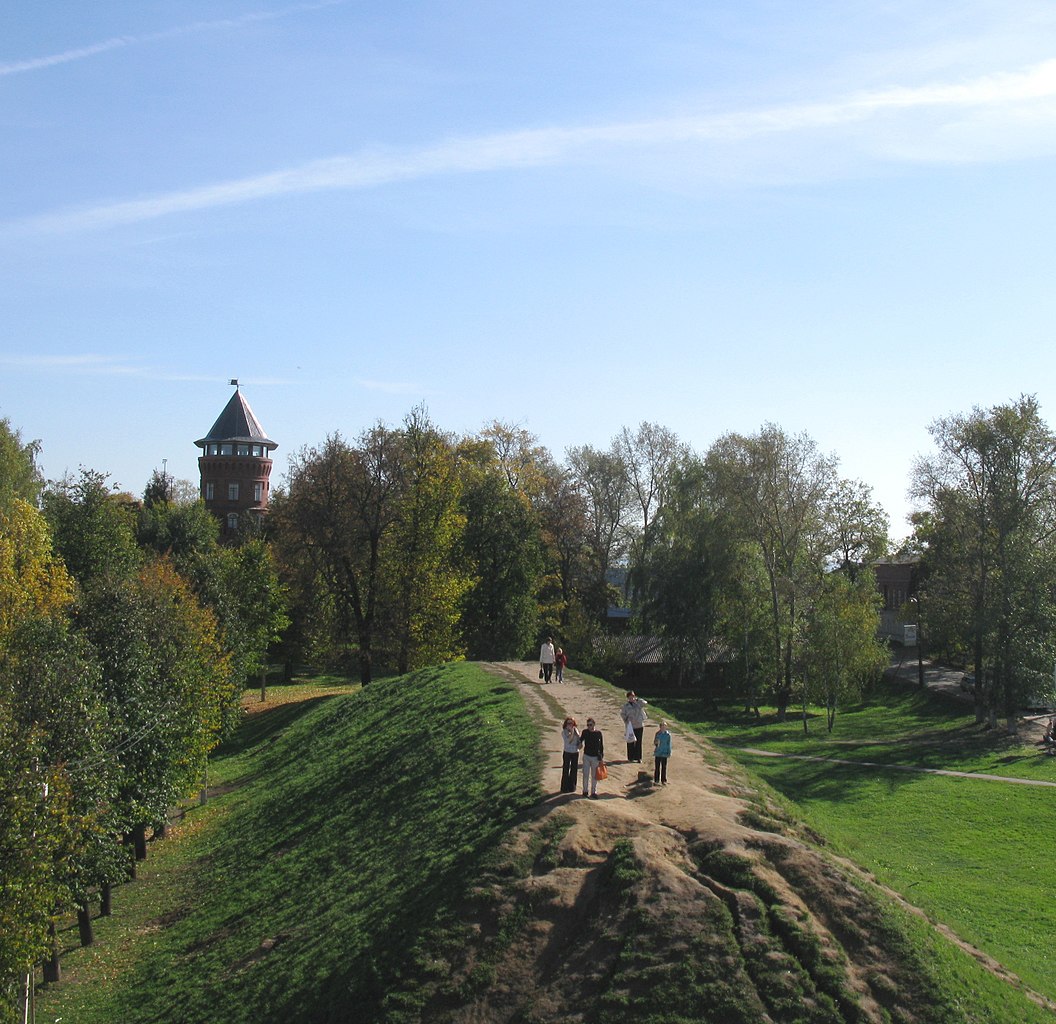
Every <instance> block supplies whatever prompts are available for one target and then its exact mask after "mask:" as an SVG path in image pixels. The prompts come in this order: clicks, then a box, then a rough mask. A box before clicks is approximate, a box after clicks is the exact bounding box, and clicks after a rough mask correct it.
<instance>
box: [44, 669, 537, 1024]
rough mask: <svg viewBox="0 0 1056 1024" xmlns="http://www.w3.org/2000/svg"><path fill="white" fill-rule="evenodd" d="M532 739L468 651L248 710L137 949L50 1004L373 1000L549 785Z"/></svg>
mask: <svg viewBox="0 0 1056 1024" xmlns="http://www.w3.org/2000/svg"><path fill="white" fill-rule="evenodd" d="M537 748H538V740H537V736H536V733H535V731H534V728H533V727H532V725H531V723H530V722H529V720H528V717H527V713H526V711H525V709H524V706H523V704H522V703H521V701H520V699H519V697H518V696H517V694H516V692H515V691H513V690H512V689H511V688H509V687H507V686H505V685H502V684H500V683H499V682H498V681H497V680H496V679H494V678H493V677H492V676H489V675H487V674H486V673H484V672H483V671H482V670H481V669H479V668H477V667H474V666H468V665H462V666H457V667H448V668H446V669H443V670H432V671H424V672H420V673H417V674H416V675H415V676H414V677H413V678H411V679H407V680H395V681H385V682H379V683H375V684H373V685H371V686H370V687H369V688H367V689H366V690H364V691H362V692H360V693H356V694H351V695H348V696H340V697H331V698H328V699H326V700H322V701H316V702H313V703H312V704H300V705H286V706H284V707H280V708H278V709H276V710H275V711H272V712H269V713H265V714H261V715H257V716H254V717H252V718H250V719H249V720H248V721H247V722H246V723H245V725H244V727H243V729H242V730H241V731H240V733H239V735H238V738H237V743H235V744H231V745H229V746H228V747H227V748H226V749H225V750H223V751H221V752H220V756H219V757H217V758H216V759H215V761H214V765H213V770H212V778H211V780H210V781H211V782H212V783H213V784H214V785H215V784H217V783H220V784H221V785H222V784H223V783H225V782H227V783H229V784H231V785H233V786H234V787H235V788H233V789H232V790H231V791H230V792H229V793H228V794H226V795H225V796H224V797H222V798H220V799H217V800H215V801H213V802H212V803H211V804H210V805H209V806H208V807H207V808H205V809H204V810H203V812H199V811H197V810H196V811H194V812H192V814H191V819H192V822H193V821H194V817H195V815H199V814H201V817H202V818H204V819H206V820H205V821H204V822H202V823H200V824H199V823H195V824H194V828H195V829H196V831H197V835H196V836H195V837H194V840H193V843H188V844H182V843H179V842H177V843H172V844H170V843H168V842H166V843H164V844H160V845H159V847H158V849H159V851H164V854H165V855H167V856H168V863H160V864H159V865H158V868H159V870H164V873H165V875H166V879H165V881H164V882H163V883H162V886H163V887H164V888H166V889H167V891H168V892H167V896H166V897H164V899H163V900H162V903H167V904H168V906H154V907H153V908H152V909H151V910H149V911H148V914H151V913H152V914H154V915H155V916H153V917H147V919H145V920H142V921H140V922H139V923H138V924H137V923H135V922H134V921H129V922H127V923H128V924H131V925H132V930H133V931H134V932H136V933H138V934H139V936H140V941H139V943H138V947H139V948H138V949H135V950H129V951H128V952H127V954H125V965H124V966H122V964H121V963H120V962H118V963H117V964H113V963H112V962H111V965H110V967H109V968H107V967H106V966H105V964H104V966H103V969H104V970H109V971H110V972H112V973H113V975H114V976H112V977H110V978H109V979H108V980H109V981H110V984H108V985H106V986H103V987H100V986H96V985H90V986H89V985H77V984H76V978H77V971H78V968H79V966H80V963H79V961H80V960H82V959H84V958H83V957H81V956H80V955H79V954H74V955H71V956H70V957H69V958H68V962H67V973H68V975H69V976H70V981H71V982H73V983H72V984H70V983H67V984H64V985H63V986H62V987H61V988H60V989H59V990H58V991H57V992H56V993H55V994H54V995H53V996H52V997H49V998H47V999H46V1001H45V1007H44V1009H45V1013H46V1014H48V1015H49V1016H50V1014H51V1012H52V1010H54V1011H55V1016H60V1015H61V1016H63V1017H64V1018H65V1019H66V1020H77V1021H78V1022H81V1024H91V1022H93V1021H100V1022H101V1021H107V1022H109V1021H115V1020H120V1021H123V1022H128V1024H131V1022H135V1021H166V1020H172V1021H180V1022H184V1024H193V1022H196V1021H201V1022H207V1021H208V1022H215V1021H225V1022H227V1024H234V1022H238V1021H255V1022H259V1021H279V1020H281V1021H288V1022H297V1021H311V1022H313V1024H316V1022H322V1021H328V1020H346V1019H348V1015H349V1007H350V1006H354V1007H356V1008H357V1015H358V1019H361V1020H371V1019H375V1017H376V1015H377V1012H378V1010H377V1007H378V1004H379V1002H380V1000H381V998H382V994H383V992H384V991H385V990H386V989H387V988H390V987H392V986H393V984H394V979H395V978H396V977H397V976H398V975H399V973H400V972H401V971H402V970H404V969H406V968H407V967H408V965H409V964H410V963H411V961H412V958H413V946H414V944H415V940H416V936H417V935H418V934H419V932H420V931H422V930H423V928H426V927H428V926H429V925H430V924H431V923H432V922H434V921H437V920H438V919H439V918H442V916H443V915H444V913H445V911H447V910H449V909H450V908H451V907H453V906H454V905H455V904H456V903H457V901H458V899H459V897H460V896H461V894H462V892H463V891H464V888H465V886H466V884H467V881H468V879H470V878H472V876H473V874H474V872H475V869H476V865H477V862H478V861H479V860H480V858H481V857H482V856H483V855H484V854H485V853H486V852H487V851H489V850H490V849H492V848H493V847H494V846H495V844H496V843H497V842H498V841H499V840H500V838H501V837H502V836H503V834H504V833H505V832H506V831H507V830H508V829H509V828H510V827H511V826H512V825H513V824H514V823H515V821H516V820H517V817H518V815H519V814H520V813H521V811H522V810H523V808H524V807H526V806H529V805H531V804H532V803H534V801H535V799H536V796H537V787H538V778H539V764H538V760H537V756H538V755H537V753H536V752H537ZM181 847H182V851H181V849H179V848H181ZM181 852H182V855H183V857H186V858H189V859H186V860H183V859H182V858H181ZM149 884H150V883H149V882H144V883H135V884H134V885H133V886H132V887H131V888H133V889H137V890H140V889H144V890H145V889H146V888H148V887H149ZM139 895H140V894H139V892H137V893H135V894H134V895H131V894H129V887H126V888H125V889H123V890H121V891H120V892H119V894H118V896H117V900H116V902H117V903H118V906H119V908H120V906H121V904H122V903H123V902H125V901H127V902H129V903H131V902H134V900H135V899H137V898H139ZM130 912H131V913H136V911H130ZM141 916H142V915H141ZM162 925H164V926H165V927H162ZM115 927H119V922H115ZM105 937H106V936H105V933H104V932H103V931H102V930H101V931H100V938H101V939H104V940H105ZM89 952H90V954H92V959H93V960H94V959H97V958H98V956H99V949H98V947H97V948H96V950H93V951H89ZM103 956H104V959H105V953H104V954H103ZM51 1019H54V1018H53V1017H52V1018H51Z"/></svg>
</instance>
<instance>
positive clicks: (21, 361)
mask: <svg viewBox="0 0 1056 1024" xmlns="http://www.w3.org/2000/svg"><path fill="white" fill-rule="evenodd" d="M0 366H5V367H8V368H9V369H11V370H22V371H25V372H27V373H50V374H56V373H59V374H66V375H70V376H86V377H132V378H137V379H139V380H160V381H171V382H178V381H183V382H192V383H196V382H205V383H213V384H215V383H217V382H221V381H222V382H223V383H227V380H228V378H227V377H223V376H221V375H219V374H215V373H208V374H205V373H185V372H182V371H179V370H166V369H163V368H160V367H156V366H149V365H144V364H141V363H137V362H135V360H131V359H127V358H125V357H123V356H119V355H100V354H98V353H91V352H85V353H77V354H73V355H48V354H37V355H8V354H4V353H0ZM239 379H240V380H241V381H242V383H243V384H252V385H254V386H264V385H275V384H288V383H290V382H289V381H288V380H285V379H282V378H277V377H275V378H267V377H260V378H253V379H250V378H248V377H245V378H239Z"/></svg>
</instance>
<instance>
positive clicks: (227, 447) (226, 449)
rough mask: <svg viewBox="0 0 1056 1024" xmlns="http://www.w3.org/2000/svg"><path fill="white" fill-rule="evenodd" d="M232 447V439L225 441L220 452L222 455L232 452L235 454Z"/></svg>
mask: <svg viewBox="0 0 1056 1024" xmlns="http://www.w3.org/2000/svg"><path fill="white" fill-rule="evenodd" d="M232 447H233V446H232V444H231V442H230V441H225V442H224V443H223V444H222V445H220V454H221V455H231V454H233V451H232Z"/></svg>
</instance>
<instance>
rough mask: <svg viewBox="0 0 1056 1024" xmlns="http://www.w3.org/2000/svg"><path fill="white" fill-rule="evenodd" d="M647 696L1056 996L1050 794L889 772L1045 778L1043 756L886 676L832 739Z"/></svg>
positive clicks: (850, 852) (768, 718) (1055, 801)
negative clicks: (760, 752) (753, 752)
mask: <svg viewBox="0 0 1056 1024" xmlns="http://www.w3.org/2000/svg"><path fill="white" fill-rule="evenodd" d="M656 703H657V705H662V706H663V708H664V709H665V711H666V712H667V713H670V714H671V715H672V716H673V717H677V718H678V719H679V720H680V721H682V722H683V723H685V724H687V725H691V726H692V727H693V728H694V729H696V730H697V731H699V732H701V733H703V734H704V735H706V736H707V737H708V738H709V739H711V740H713V741H715V742H717V743H720V744H722V745H723V746H724V747H727V748H728V749H730V752H731V753H732V754H733V755H734V756H735V757H737V758H738V759H739V760H740V761H741V762H742V763H744V764H745V765H746V766H747V767H749V768H750V769H751V770H752V772H753V773H755V774H756V775H757V776H758V777H760V778H762V779H764V780H765V781H766V782H767V783H769V784H770V785H771V786H772V787H773V788H774V789H776V790H777V791H778V792H779V793H781V794H783V795H784V796H785V797H786V798H787V799H788V800H790V801H792V802H793V803H794V805H795V808H796V813H797V815H799V816H801V817H802V818H803V819H804V820H805V821H807V822H808V823H809V824H810V825H811V827H812V828H814V829H815V830H816V831H817V832H818V833H820V834H821V835H824V836H825V838H826V839H827V840H828V841H829V843H830V844H831V845H832V846H833V847H834V848H835V849H837V850H838V851H839V852H840V853H843V854H845V855H847V856H848V857H850V858H851V859H853V860H854V861H855V862H856V863H858V864H860V865H862V866H863V867H866V868H868V869H869V870H870V871H872V872H874V873H875V875H876V877H877V878H878V879H879V881H881V882H882V883H883V884H885V885H889V886H890V887H891V888H893V889H895V890H896V891H898V892H900V893H902V894H903V895H904V896H905V897H906V898H907V899H908V900H909V901H910V902H911V903H913V904H914V905H916V906H918V907H920V908H921V909H923V910H924V911H925V912H926V913H927V914H928V915H929V916H930V917H932V918H933V919H934V920H936V921H939V922H941V923H944V924H946V925H948V926H949V927H950V928H952V929H953V931H954V932H956V933H957V934H958V935H959V936H961V938H963V939H965V940H967V941H968V942H970V943H972V944H973V945H975V946H977V947H978V948H980V949H982V950H983V951H984V952H986V953H989V954H990V955H991V956H993V957H994V958H995V959H997V960H998V961H1000V962H1001V963H1002V964H1003V965H1004V966H1005V967H1007V968H1009V969H1010V970H1012V971H1014V972H1015V973H1016V974H1018V975H1019V977H1020V978H1022V980H1023V981H1024V982H1025V983H1026V984H1027V985H1029V986H1030V987H1031V988H1033V989H1035V990H1036V991H1038V992H1041V993H1043V994H1044V995H1046V996H1048V997H1049V998H1051V999H1054V1000H1056V954H1054V953H1053V945H1052V936H1053V935H1056V901H1054V900H1053V893H1054V892H1056V858H1054V857H1053V855H1052V845H1053V836H1056V789H1053V788H1049V787H1038V786H1023V785H1017V784H1013V783H1002V782H993V781H984V780H981V779H961V778H949V777H944V776H937V775H930V774H922V773H911V772H906V771H903V770H900V769H901V768H905V767H914V766H915V767H926V768H933V769H945V770H951V771H965V772H972V773H987V774H992V775H1002V776H1006V777H1018V778H1027V779H1042V780H1048V781H1056V758H1051V757H1047V756H1044V755H1042V754H1040V753H1039V752H1038V750H1037V748H1035V747H1031V746H1024V745H1023V744H1022V743H1021V742H1019V741H1016V740H1014V739H1010V738H1008V737H1005V736H1003V735H995V734H994V733H992V732H990V731H987V730H985V729H984V728H983V727H981V726H978V725H976V724H975V722H974V716H973V715H972V713H971V710H970V709H969V708H967V707H966V706H964V705H961V704H959V703H956V702H953V701H950V700H949V699H948V698H944V697H942V696H941V695H936V694H933V693H927V692H924V693H922V692H920V691H918V690H916V689H915V688H911V687H906V686H904V685H901V684H895V683H884V684H882V685H881V686H879V687H878V688H876V689H875V690H874V691H873V692H872V693H871V694H870V695H869V697H868V699H867V700H866V701H864V702H863V703H861V704H859V705H856V706H854V707H851V708H848V709H847V710H846V711H844V712H842V713H841V714H840V715H839V716H838V717H837V720H836V726H835V730H834V732H833V733H832V734H828V733H827V732H826V729H825V719H824V714H823V713H821V714H815V716H814V717H813V718H812V720H811V721H810V724H809V735H808V736H807V737H804V735H803V727H802V722H801V720H800V719H799V717H798V716H794V714H793V712H791V711H790V714H789V719H788V720H787V721H786V722H783V723H780V722H777V720H776V716H775V715H774V712H773V709H772V708H761V709H760V710H761V712H762V715H763V717H762V719H756V718H754V716H752V715H750V714H745V713H744V712H743V709H742V708H741V707H739V706H733V705H731V704H727V705H725V706H723V705H720V706H714V705H712V706H705V703H704V702H702V701H700V700H699V698H693V697H682V696H675V697H672V696H665V697H663V698H657V701H656ZM659 714H660V711H659V709H657V711H656V712H655V714H654V717H657V716H658V715H659ZM743 747H754V748H758V749H762V750H766V751H772V752H778V753H782V754H790V755H806V756H811V757H821V758H830V759H839V760H840V761H852V762H853V761H857V762H859V763H860V762H871V763H872V764H878V765H881V766H884V767H866V766H865V765H862V764H857V765H855V764H851V765H848V764H841V763H836V762H834V761H832V760H830V761H827V762H819V761H806V760H799V759H795V758H764V757H759V756H754V755H750V754H745V753H743V752H739V751H738V750H737V748H743ZM888 766H889V767H888Z"/></svg>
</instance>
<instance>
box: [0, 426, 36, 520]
mask: <svg viewBox="0 0 1056 1024" xmlns="http://www.w3.org/2000/svg"><path fill="white" fill-rule="evenodd" d="M39 454H40V442H39V441H26V442H24V441H23V440H22V434H21V433H20V432H19V431H18V430H16V429H15V428H14V427H12V426H11V421H10V420H8V419H2V420H0V508H2V507H3V506H5V505H7V504H9V503H10V502H11V500H12V499H14V498H21V499H22V500H23V501H26V502H29V504H31V505H36V503H37V501H38V500H39V498H40V492H41V490H42V489H43V487H44V478H43V477H42V476H41V475H40V470H39V469H38V468H37V456H38V455H39Z"/></svg>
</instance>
